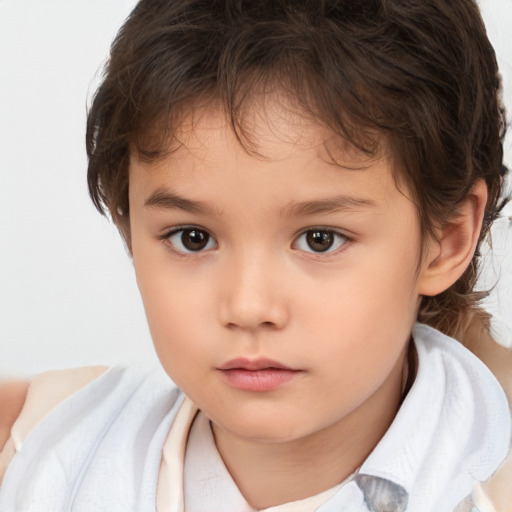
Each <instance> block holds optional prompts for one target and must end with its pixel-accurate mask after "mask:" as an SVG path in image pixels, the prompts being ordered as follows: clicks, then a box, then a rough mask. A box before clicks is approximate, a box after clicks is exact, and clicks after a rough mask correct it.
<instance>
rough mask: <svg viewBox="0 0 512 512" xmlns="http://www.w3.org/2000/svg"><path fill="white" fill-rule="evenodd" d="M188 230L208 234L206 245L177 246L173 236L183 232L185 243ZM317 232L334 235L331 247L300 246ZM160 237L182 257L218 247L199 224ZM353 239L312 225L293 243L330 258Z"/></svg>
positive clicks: (180, 228) (332, 230)
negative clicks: (317, 249) (180, 247)
mask: <svg viewBox="0 0 512 512" xmlns="http://www.w3.org/2000/svg"><path fill="white" fill-rule="evenodd" d="M187 231H191V232H193V231H197V232H198V233H200V234H201V235H206V236H207V237H208V238H207V241H206V243H205V245H204V247H201V248H199V250H190V249H187V248H185V249H184V250H183V249H178V248H177V247H176V242H172V241H171V238H172V237H173V236H175V235H178V234H179V233H181V237H182V240H181V242H179V243H181V244H183V234H184V233H185V232H187ZM315 232H316V234H322V235H323V236H325V235H326V236H328V237H329V236H331V237H333V238H334V240H333V242H332V244H331V245H330V246H329V247H327V248H326V249H325V250H324V251H315V250H313V249H312V248H311V247H310V246H309V248H310V249H311V250H307V249H306V248H300V247H298V245H299V241H300V240H301V238H302V237H304V236H306V237H307V236H308V235H313V233H315ZM158 238H159V239H160V240H161V241H162V242H163V243H164V245H165V246H166V248H167V249H169V250H170V251H172V252H173V253H174V254H176V255H178V256H181V257H187V256H190V255H195V254H200V253H203V252H207V251H209V250H211V249H212V248H216V247H217V242H216V241H215V239H214V237H213V236H212V235H211V234H210V233H208V231H207V230H205V229H203V228H201V227H199V226H179V227H175V228H173V229H172V230H170V231H167V232H166V233H164V234H163V235H160V236H159V237H158ZM336 241H338V243H339V245H338V247H336V248H335V249H334V250H332V246H333V245H334V244H336ZM352 241H353V239H352V238H350V237H348V236H347V235H345V234H344V233H341V232H339V231H337V230H334V229H331V228H324V227H312V228H308V229H306V230H304V231H302V232H301V233H300V234H299V235H298V236H297V237H296V238H295V239H294V241H293V243H292V248H298V249H299V250H300V251H301V252H304V253H306V254H310V255H312V256H313V257H324V258H328V257H330V256H334V255H336V254H338V253H340V252H343V251H344V250H345V249H346V248H347V246H348V245H349V244H350V243H351V242H352ZM211 242H213V243H214V244H215V247H208V246H209V245H210V244H211ZM306 243H307V244H308V242H306ZM308 245H309V244H308ZM310 257H311V256H310Z"/></svg>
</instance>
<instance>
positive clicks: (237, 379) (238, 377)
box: [220, 368, 300, 392]
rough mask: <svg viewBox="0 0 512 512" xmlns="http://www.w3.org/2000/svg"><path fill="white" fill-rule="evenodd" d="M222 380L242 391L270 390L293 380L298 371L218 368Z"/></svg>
mask: <svg viewBox="0 0 512 512" xmlns="http://www.w3.org/2000/svg"><path fill="white" fill-rule="evenodd" d="M220 372H221V373H222V376H223V378H224V380H225V381H226V382H227V383H228V384H229V385H230V386H232V387H234V388H236V389H241V390H243V391H257V392H263V391H272V390H274V389H277V388H279V387H281V386H282V385H284V384H286V383H287V382H290V381H291V380H293V379H294V378H295V377H297V375H298V374H299V373H300V372H299V371H297V370H285V369H281V368H265V369H263V370H245V369H243V368H233V369H231V370H220Z"/></svg>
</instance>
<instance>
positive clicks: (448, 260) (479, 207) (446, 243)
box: [418, 180, 487, 296]
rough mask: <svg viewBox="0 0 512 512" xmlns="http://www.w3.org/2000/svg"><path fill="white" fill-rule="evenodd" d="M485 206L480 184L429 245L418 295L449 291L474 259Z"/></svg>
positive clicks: (480, 181)
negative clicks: (436, 238)
mask: <svg viewBox="0 0 512 512" xmlns="http://www.w3.org/2000/svg"><path fill="white" fill-rule="evenodd" d="M486 203H487V185H486V184H485V182H484V181H483V180H479V181H478V182H477V183H476V184H475V186H474V187H473V188H472V190H471V192H470V193H469V194H468V196H467V198H466V199H465V200H464V202H463V203H462V204H461V205H460V207H459V208H458V212H457V215H456V216H455V217H454V218H453V219H452V220H450V221H449V222H448V223H447V225H446V226H445V227H444V229H443V230H442V232H441V233H440V234H439V237H438V240H431V241H430V242H429V243H428V246H427V251H426V257H425V258H424V261H423V263H422V269H421V275H420V279H419V283H418V284H419V290H418V291H419V294H420V295H426V296H434V295H438V294H439V293H441V292H443V291H445V290H446V289H448V288H449V287H450V286H451V285H452V284H453V283H455V281H457V279H459V277H460V276H461V275H462V274H463V273H464V271H465V270H466V268H467V267H468V265H469V264H470V263H471V260H472V259H473V255H474V253H475V249H476V246H477V244H478V239H479V236H480V230H481V229H482V220H483V216H484V211H485V205H486Z"/></svg>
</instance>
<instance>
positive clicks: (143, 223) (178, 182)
mask: <svg viewBox="0 0 512 512" xmlns="http://www.w3.org/2000/svg"><path fill="white" fill-rule="evenodd" d="M267 112H270V113H271V114H269V115H267V116H261V117H260V118H255V119H254V120H253V124H252V125H251V129H252V134H253V139H255V140H256V142H257V145H258V151H259V152H260V154H263V155H264V157H255V156H251V155H249V154H248V153H247V152H245V151H244V150H243V149H242V147H241V146H240V144H239V143H238V141H237V140H236V138H235V136H234V135H233V132H232V130H231V128H230V127H229V125H228V123H227V122H225V121H224V120H223V117H222V115H221V114H220V113H219V112H211V113H203V115H202V116H201V117H200V118H196V119H195V121H194V125H193V128H192V123H188V124H187V125H184V126H183V129H182V132H181V134H180V137H181V140H182V141H183V143H184V144H183V146H181V147H180V148H179V149H177V150H176V151H175V152H174V153H172V154H171V155H170V156H169V157H167V158H166V159H165V160H163V161H160V162H157V163H151V164H147V163H141V162H139V161H138V160H137V159H135V158H134V159H133V160H132V163H131V168H130V221H131V239H132V251H133V261H134V265H135V270H136V274H137V280H138V285H139V287H140V291H141V293H142V298H143V301H144V304H145V308H146V313H147V317H148V321H149V326H150V329H151V333H152V336H153V339H154V343H155V346H156V350H157V352H158V355H159V357H160V360H161V362H162V364H163V366H164V368H165V369H166V371H167V372H168V373H169V375H170V376H171V377H172V379H173V380H174V381H175V382H176V383H177V384H178V385H179V386H180V387H181V388H182V389H183V391H184V392H185V393H186V394H187V395H188V396H189V397H190V398H192V400H193V401H194V402H195V403H196V404H197V405H198V406H199V407H200V408H201V409H202V410H203V411H204V412H205V413H206V415H207V416H208V417H210V419H212V421H213V422H214V423H215V424H216V426H217V427H218V428H219V429H221V430H222V431H223V432H226V433H228V434H229V435H232V436H235V437H237V438H243V439H252V440H264V441H273V442H281V441H286V440H296V439H301V438H304V437H305V436H308V435H310V434H316V433H319V432H321V431H323V430H324V429H326V427H329V426H332V427H333V429H329V430H333V431H335V430H336V429H337V427H339V428H340V429H341V430H343V428H344V427H343V426H344V425H345V426H346V425H348V424H351V425H352V428H357V424H358V421H365V422H368V421H372V420H373V419H375V421H378V420H377V417H380V416H382V414H384V415H385V414H387V415H388V416H390V417H392V416H393V415H394V412H395V411H396V406H397V404H398V401H399V398H400V393H401V381H402V369H403V361H404V355H405V353H406V351H407V346H408V341H409V338H410V332H411V328H412V324H413V323H414V320H415V318H416V313H417V308H418V304H419V294H420V292H421V275H422V274H421V272H422V269H421V267H420V269H419V270H418V262H419V261H420V260H421V257H420V247H421V237H420V230H419V223H418V220H417V215H416V209H415V207H414V205H413V204H412V202H411V201H410V200H409V199H408V197H407V190H406V189H405V188H404V190H403V191H402V192H401V191H399V190H398V189H397V187H396V185H395V182H394V179H393V176H392V172H391V168H390V163H389V161H388V160H387V159H385V158H382V159H373V160H370V159H363V158H362V157H361V156H360V155H359V156H358V155H357V153H356V152H355V151H353V150H352V151H347V152H346V153H343V152H341V153H340V154H339V155H336V156H337V157H338V161H340V160H342V162H341V163H346V165H347V167H349V166H352V167H362V168H360V169H356V170H354V169H347V168H343V167H339V166H336V165H333V164H332V163H329V159H328V157H327V153H326V151H325V147H324V146H323V142H324V140H325V138H326V133H325V131H323V130H322V129H321V128H320V127H319V126H317V125H314V124H313V123H311V122H308V121H306V120H305V119H303V118H301V117H300V116H299V115H298V114H293V113H291V112H289V111H285V110H283V109H280V108H279V107H278V106H277V105H273V104H272V105H269V106H268V107H267ZM276 368H277V369H276ZM358 418H359V420H358ZM388 419H389V418H388Z"/></svg>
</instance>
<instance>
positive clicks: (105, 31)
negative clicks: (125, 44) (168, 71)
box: [0, 0, 512, 376]
mask: <svg viewBox="0 0 512 512" xmlns="http://www.w3.org/2000/svg"><path fill="white" fill-rule="evenodd" d="M134 3H135V2H134V0H0V375H2V376H12V375H31V374H34V373H37V372H40V371H42V370H45V369H50V368H59V367H69V366H79V365H88V364H112V363H117V362H132V361H137V362H141V361H142V362H151V361H153V360H154V358H155V355H154V352H153V349H152V347H151V341H150V336H149V333H148V329H147V327H146V323H145V319H144V312H143V308H142V304H141V301H140V299H139V296H138V292H137V289H136V285H135V280H134V276H133V270H132V267H131V262H130V260H129V258H128V256H127V255H126V253H125V250H124V247H123V245H122V243H121V241H120V238H119V235H118V234H117V232H116V230H115V229H114V228H113V227H112V226H111V225H110V224H109V223H108V221H107V220H106V219H104V218H102V217H100V215H99V214H98V213H97V212H96V211H95V210H94V208H93V206H92V203H91V202H90V200H89V197H88V194H87V186H86V166H87V162H86V158H85V149H84V138H85V118H86V102H87V98H88V97H90V95H91V94H92V93H93V91H94V89H95V86H96V85H97V83H98V73H99V69H100V66H101V64H102V63H103V62H104V60H105V58H106V56H107V52H108V48H109V45H110V43H111V40H112V38H113V37H114V35H115V33H116V31H117V29H118V28H119V26H120V25H121V23H122V21H123V19H124V18H125V17H126V15H127V14H128V13H129V11H130V9H131V8H132V7H133V5H134ZM481 3H482V7H483V14H484V17H485V19H486V22H487V25H488V30H489V32H490V37H491V39H492V41H493V43H494V44H495V47H496V50H497V52H498V55H499V57H500V66H501V70H502V74H503V76H504V79H505V82H506V91H505V99H506V103H507V104H508V110H509V111H510V112H511V113H512V31H511V30H510V26H511V24H512V0H482V2H481ZM511 140H512V137H510V136H509V138H508V143H507V157H506V160H507V162H508V164H509V165H510V164H511V163H512V142H511ZM510 210H511V209H509V210H508V213H509V214H510ZM497 231H498V233H497V236H496V240H495V247H494V252H495V257H494V258H493V260H492V261H489V262H488V263H487V268H486V280H487V281H488V282H489V283H492V282H494V281H495V277H496V275H499V276H500V281H499V283H500V284H499V286H498V287H497V289H496V290H495V292H494V294H493V296H492V298H491V301H490V305H489V307H490V308H491V309H492V310H493V311H495V312H499V313H500V315H501V316H502V317H503V318H505V319H506V321H507V322H508V324H509V325H510V326H512V228H509V227H508V224H507V222H505V221H502V222H501V226H499V229H498V230H497ZM507 258H508V259H507Z"/></svg>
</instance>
